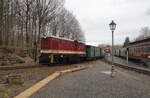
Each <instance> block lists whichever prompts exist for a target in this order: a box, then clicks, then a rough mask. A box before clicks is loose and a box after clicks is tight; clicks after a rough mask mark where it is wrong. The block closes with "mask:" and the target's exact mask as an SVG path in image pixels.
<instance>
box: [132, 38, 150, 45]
mask: <svg viewBox="0 0 150 98" xmlns="http://www.w3.org/2000/svg"><path fill="white" fill-rule="evenodd" d="M147 41H150V37H149V38H145V39H143V40H138V41H134V42H131V43H130V45H132V44H136V43H143V42H147Z"/></svg>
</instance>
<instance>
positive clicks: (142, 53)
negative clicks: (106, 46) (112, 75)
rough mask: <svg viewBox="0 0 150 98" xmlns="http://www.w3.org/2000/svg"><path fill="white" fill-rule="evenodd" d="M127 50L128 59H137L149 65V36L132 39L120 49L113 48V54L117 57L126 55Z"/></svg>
mask: <svg viewBox="0 0 150 98" xmlns="http://www.w3.org/2000/svg"><path fill="white" fill-rule="evenodd" d="M127 51H128V57H129V59H134V60H138V61H141V62H143V63H144V65H146V66H150V38H146V39H143V40H139V41H134V42H131V43H130V44H129V46H127V47H125V48H121V49H115V55H116V56H118V57H124V58H125V57H126V56H127Z"/></svg>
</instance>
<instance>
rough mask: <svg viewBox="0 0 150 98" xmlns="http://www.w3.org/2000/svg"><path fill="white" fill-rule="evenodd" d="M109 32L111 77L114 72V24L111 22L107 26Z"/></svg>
mask: <svg viewBox="0 0 150 98" xmlns="http://www.w3.org/2000/svg"><path fill="white" fill-rule="evenodd" d="M109 27H110V30H111V31H112V67H111V76H112V77H113V71H114V30H115V29H116V23H115V22H114V21H113V20H112V22H111V23H110V24H109Z"/></svg>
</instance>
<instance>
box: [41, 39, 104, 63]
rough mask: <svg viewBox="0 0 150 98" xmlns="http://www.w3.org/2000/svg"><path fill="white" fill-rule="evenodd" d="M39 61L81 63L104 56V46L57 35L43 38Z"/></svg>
mask: <svg viewBox="0 0 150 98" xmlns="http://www.w3.org/2000/svg"><path fill="white" fill-rule="evenodd" d="M40 54H41V55H40V57H39V63H46V64H47V63H49V64H53V63H79V62H80V61H85V60H94V59H98V58H102V57H104V51H103V49H102V48H99V47H95V46H90V45H86V44H85V43H83V42H79V41H74V40H68V39H64V38H59V37H55V36H47V37H42V38H41V50H40Z"/></svg>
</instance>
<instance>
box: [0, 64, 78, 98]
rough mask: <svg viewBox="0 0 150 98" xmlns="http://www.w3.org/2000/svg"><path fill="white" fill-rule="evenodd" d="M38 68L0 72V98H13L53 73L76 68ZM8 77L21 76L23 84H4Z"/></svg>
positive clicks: (72, 66) (70, 66) (61, 66)
mask: <svg viewBox="0 0 150 98" xmlns="http://www.w3.org/2000/svg"><path fill="white" fill-rule="evenodd" d="M43 66H44V67H40V68H31V69H16V70H7V71H0V98H13V97H14V96H16V95H17V94H19V93H20V92H22V91H24V90H25V89H27V88H29V87H30V86H32V85H33V84H35V83H36V82H38V81H40V80H42V79H44V78H45V77H47V76H48V75H50V74H52V73H53V72H55V71H61V70H65V69H69V68H74V67H77V65H76V64H74V65H57V66H56V65H54V66H45V65H43ZM9 75H21V76H22V77H23V82H24V83H23V84H17V85H16V84H15V85H14V84H11V85H10V84H8V83H7V82H6V77H7V76H9Z"/></svg>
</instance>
